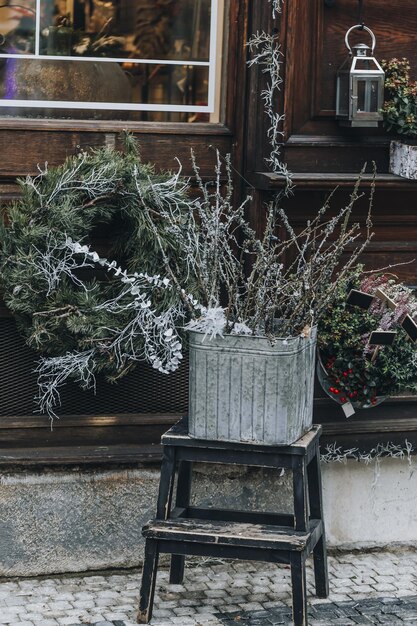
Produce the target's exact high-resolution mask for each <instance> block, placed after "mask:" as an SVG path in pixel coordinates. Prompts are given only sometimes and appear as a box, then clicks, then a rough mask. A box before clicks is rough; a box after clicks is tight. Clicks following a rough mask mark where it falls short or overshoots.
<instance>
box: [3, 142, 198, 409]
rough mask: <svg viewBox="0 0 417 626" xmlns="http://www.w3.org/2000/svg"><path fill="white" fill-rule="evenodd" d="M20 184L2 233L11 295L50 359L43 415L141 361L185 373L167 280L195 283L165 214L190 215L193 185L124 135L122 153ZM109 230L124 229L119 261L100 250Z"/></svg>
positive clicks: (42, 377) (117, 245)
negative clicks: (95, 245)
mask: <svg viewBox="0 0 417 626" xmlns="http://www.w3.org/2000/svg"><path fill="white" fill-rule="evenodd" d="M18 182H19V186H20V192H21V198H20V199H19V200H18V201H16V202H14V203H12V204H11V205H10V206H8V207H7V209H6V217H5V220H4V222H3V221H2V223H1V225H0V238H1V249H0V276H1V287H2V290H3V297H4V300H5V302H6V305H7V306H8V307H9V308H10V310H11V311H12V312H13V314H14V316H15V318H16V321H17V326H18V329H19V331H20V332H21V333H22V334H23V336H24V338H25V340H26V343H27V344H28V346H30V347H31V348H34V349H35V350H37V351H38V352H40V353H42V355H44V356H43V357H42V358H41V361H40V362H39V365H38V368H37V371H38V376H39V378H38V384H39V397H38V403H39V405H40V410H41V411H42V412H46V413H48V414H49V415H50V416H51V417H53V416H54V415H55V413H54V407H55V406H57V405H59V388H60V386H61V385H62V384H64V383H65V382H66V381H67V379H69V378H72V379H74V378H75V379H77V380H78V381H79V382H80V383H81V385H82V386H83V387H85V388H88V387H94V385H95V375H96V374H97V373H98V372H103V373H104V375H105V376H106V377H107V379H109V380H110V381H115V380H116V379H118V378H120V377H122V376H124V375H125V374H126V373H127V372H128V371H129V370H131V369H132V368H133V367H134V366H135V364H136V363H137V361H139V360H143V359H146V360H148V361H149V362H150V363H151V364H152V366H153V367H154V368H155V369H157V370H159V371H161V372H166V373H167V372H169V371H173V370H175V369H176V368H177V367H178V366H179V364H180V359H181V358H182V354H181V339H180V337H179V335H178V333H177V331H176V330H175V329H176V327H177V326H178V325H180V322H181V315H182V313H181V311H182V307H180V306H179V298H178V290H177V289H174V288H173V287H172V285H171V283H170V280H169V279H168V278H161V277H160V276H159V272H160V271H161V268H162V267H163V265H164V264H165V263H166V262H167V260H168V261H169V264H170V265H171V267H173V268H175V272H176V274H177V275H179V276H184V284H187V281H186V276H185V272H186V268H185V267H181V266H180V265H179V264H181V254H180V253H179V252H180V251H179V250H178V243H177V241H176V238H175V236H174V235H173V233H172V230H171V229H170V228H169V226H167V224H166V222H165V220H163V219H161V213H163V211H164V208H165V207H166V206H167V204H169V205H170V206H171V207H172V206H175V207H176V208H177V210H178V213H179V215H181V214H182V212H183V211H186V210H187V209H188V211H189V210H190V206H191V200H190V199H189V197H188V184H187V181H185V180H184V179H182V178H181V177H180V173H179V172H178V173H175V174H172V173H157V172H156V171H155V169H154V167H153V166H152V165H149V164H145V163H142V162H141V160H140V158H139V155H138V149H137V145H136V143H135V141H134V139H133V138H132V137H131V136H129V135H126V137H125V151H124V152H119V151H117V150H114V149H110V148H102V149H96V150H92V151H90V152H88V153H87V152H83V151H82V152H80V153H79V154H77V155H75V156H71V157H69V158H67V160H66V161H65V162H64V164H63V165H62V166H60V167H54V168H48V166H47V164H46V165H45V169H44V170H43V171H40V174H39V175H38V176H37V177H27V178H26V179H24V180H20V181H18ZM103 224H105V225H107V230H109V229H110V230H111V232H112V233H114V232H116V236H115V237H114V241H113V245H112V249H111V250H110V254H111V255H112V256H114V257H115V258H117V259H118V261H117V262H116V261H115V260H113V261H109V260H107V259H106V258H103V257H102V255H100V254H99V253H98V252H96V251H94V250H92V249H91V243H92V235H94V231H95V230H97V228H103V226H102V225H103ZM100 225H101V226H100ZM117 231H119V232H118V234H117ZM93 239H94V237H93ZM124 268H125V269H124Z"/></svg>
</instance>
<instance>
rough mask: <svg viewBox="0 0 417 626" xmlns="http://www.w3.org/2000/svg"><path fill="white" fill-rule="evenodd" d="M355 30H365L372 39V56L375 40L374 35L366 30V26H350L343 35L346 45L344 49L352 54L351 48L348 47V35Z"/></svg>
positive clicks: (369, 30)
mask: <svg viewBox="0 0 417 626" xmlns="http://www.w3.org/2000/svg"><path fill="white" fill-rule="evenodd" d="M356 29H358V30H366V32H367V33H369V34H370V35H371V38H372V48H371V55H372V56H373V54H374V50H375V46H376V38H375V35H374V34H373V32H372V31H371V29H370V28H368V27H367V26H365V25H364V24H355V26H352V27H351V28H349V30H348V31H347V33H346V35H345V44H346V48H347V49H348V50H349V54H352V48H351V47H350V45H349V35H350V33H351V32H352V30H356Z"/></svg>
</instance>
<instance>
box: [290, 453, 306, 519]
mask: <svg viewBox="0 0 417 626" xmlns="http://www.w3.org/2000/svg"><path fill="white" fill-rule="evenodd" d="M292 482H293V493H294V518H295V530H303V531H306V530H307V527H308V505H307V467H306V460H305V457H293V460H292Z"/></svg>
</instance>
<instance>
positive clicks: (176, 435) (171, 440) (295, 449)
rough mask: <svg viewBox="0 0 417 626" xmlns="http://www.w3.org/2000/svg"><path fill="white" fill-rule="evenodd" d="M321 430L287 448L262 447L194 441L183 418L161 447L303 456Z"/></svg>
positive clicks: (310, 433) (310, 431) (318, 426)
mask: <svg viewBox="0 0 417 626" xmlns="http://www.w3.org/2000/svg"><path fill="white" fill-rule="evenodd" d="M321 430H322V429H321V426H320V425H317V424H316V425H314V426H313V428H312V429H311V430H309V431H308V432H307V433H306V434H305V435H303V436H302V437H300V439H298V440H297V441H295V442H294V443H293V444H291V445H289V446H267V445H264V446H262V445H258V444H253V443H237V442H227V441H213V440H206V439H194V438H193V437H191V436H190V435H189V434H188V426H187V418H186V417H184V418H182V419H181V420H180V421H179V422H178V423H177V424H175V425H174V426H173V427H172V428H170V429H169V430H168V432H166V433H165V434H164V435H163V436H162V439H161V442H162V444H163V445H175V446H185V447H191V448H193V449H197V448H207V447H209V448H210V449H211V450H214V449H218V450H228V451H232V450H237V451H245V452H261V453H263V454H265V455H266V456H267V455H269V454H277V453H279V454H280V455H293V454H297V455H301V456H303V455H306V454H307V450H308V449H309V448H310V447H311V446H312V444H313V443H314V441H315V440H316V439H317V438H318V437H319V436H320V434H321Z"/></svg>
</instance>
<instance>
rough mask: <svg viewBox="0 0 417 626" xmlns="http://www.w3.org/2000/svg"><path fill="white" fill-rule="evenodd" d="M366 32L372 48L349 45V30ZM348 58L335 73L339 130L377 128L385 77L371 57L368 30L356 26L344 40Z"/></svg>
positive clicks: (380, 116) (372, 52)
mask: <svg viewBox="0 0 417 626" xmlns="http://www.w3.org/2000/svg"><path fill="white" fill-rule="evenodd" d="M355 29H359V30H366V31H367V32H368V33H369V34H370V36H371V38H372V48H370V47H369V46H367V45H366V44H364V43H360V44H358V45H356V46H353V48H351V47H350V45H349V35H350V33H351V32H352V30H355ZM345 43H346V47H347V49H348V50H349V56H348V57H347V59H346V60H345V61H344V63H343V65H342V66H341V67H340V68H339V70H338V72H337V92H336V118H337V119H338V120H339V123H340V124H341V125H342V126H351V127H355V126H359V127H360V126H367V127H370V126H378V122H380V121H381V120H382V114H381V112H380V111H381V109H382V106H383V104H384V80H385V74H384V71H383V69H382V68H381V66H380V64H379V63H378V61H377V60H376V59H375V57H374V56H373V54H374V50H375V44H376V39H375V35H374V34H373V32H372V31H371V29H370V28H367V27H366V26H363V25H360V24H358V25H356V26H352V28H349V30H348V31H347V33H346V36H345Z"/></svg>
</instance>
